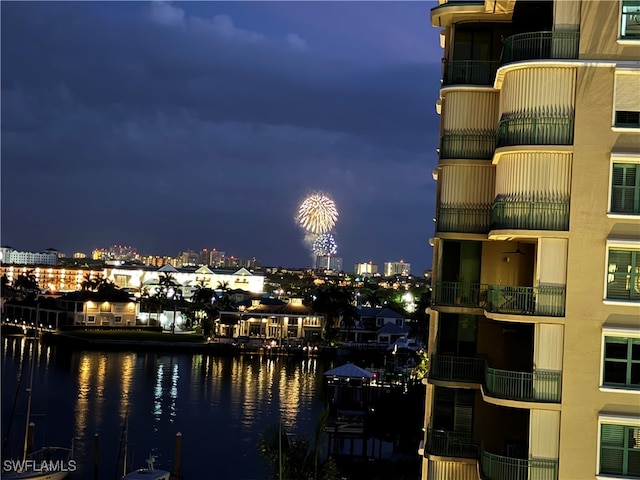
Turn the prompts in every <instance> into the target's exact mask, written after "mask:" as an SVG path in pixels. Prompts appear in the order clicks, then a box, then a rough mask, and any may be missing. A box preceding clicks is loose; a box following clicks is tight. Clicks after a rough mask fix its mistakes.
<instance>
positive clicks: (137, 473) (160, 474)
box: [122, 456, 171, 480]
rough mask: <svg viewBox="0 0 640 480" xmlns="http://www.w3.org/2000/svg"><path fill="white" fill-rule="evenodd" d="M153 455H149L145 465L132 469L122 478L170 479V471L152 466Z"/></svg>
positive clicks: (134, 479) (130, 479)
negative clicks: (144, 466)
mask: <svg viewBox="0 0 640 480" xmlns="http://www.w3.org/2000/svg"><path fill="white" fill-rule="evenodd" d="M155 461H156V459H155V457H153V456H149V458H148V459H147V467H146V468H140V469H138V470H134V471H133V472H130V473H128V474H126V475H125V476H123V477H122V480H170V478H171V473H170V472H168V471H166V470H159V469H156V468H155V467H154V465H153V464H154V462H155Z"/></svg>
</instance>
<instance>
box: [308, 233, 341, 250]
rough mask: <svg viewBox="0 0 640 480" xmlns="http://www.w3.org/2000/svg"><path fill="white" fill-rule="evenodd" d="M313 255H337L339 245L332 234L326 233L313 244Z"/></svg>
mask: <svg viewBox="0 0 640 480" xmlns="http://www.w3.org/2000/svg"><path fill="white" fill-rule="evenodd" d="M312 248H313V253H315V254H316V255H335V254H336V253H337V252H338V244H337V243H336V240H335V238H333V235H331V234H330V233H325V234H323V235H320V236H319V237H318V238H316V240H315V242H313V246H312Z"/></svg>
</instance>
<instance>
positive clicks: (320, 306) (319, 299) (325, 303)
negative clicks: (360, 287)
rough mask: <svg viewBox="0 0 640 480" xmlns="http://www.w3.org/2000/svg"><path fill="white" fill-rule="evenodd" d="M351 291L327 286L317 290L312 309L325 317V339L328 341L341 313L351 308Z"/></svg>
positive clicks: (333, 332) (346, 288)
mask: <svg viewBox="0 0 640 480" xmlns="http://www.w3.org/2000/svg"><path fill="white" fill-rule="evenodd" d="M352 297H353V289H352V288H350V287H340V286H337V285H327V286H325V287H324V288H321V289H319V290H318V292H317V294H316V297H315V299H314V301H313V304H312V306H313V309H314V310H315V311H316V312H318V313H322V314H324V316H325V323H324V332H323V336H324V338H325V339H330V338H331V337H333V335H334V334H335V321H336V319H337V318H338V315H339V313H340V312H341V311H343V310H345V309H346V308H348V307H349V306H352V305H353V303H352Z"/></svg>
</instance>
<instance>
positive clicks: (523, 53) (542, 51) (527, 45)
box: [500, 32, 580, 65]
mask: <svg viewBox="0 0 640 480" xmlns="http://www.w3.org/2000/svg"><path fill="white" fill-rule="evenodd" d="M579 47H580V33H579V32H527V33H519V34H517V35H512V36H510V37H507V38H506V39H505V41H504V45H503V47H502V59H501V61H500V63H501V64H502V65H505V64H507V63H511V62H520V61H523V60H553V59H576V58H578V54H579Z"/></svg>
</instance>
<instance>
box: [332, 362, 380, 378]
mask: <svg viewBox="0 0 640 480" xmlns="http://www.w3.org/2000/svg"><path fill="white" fill-rule="evenodd" d="M324 376H325V377H340V378H371V377H373V373H371V372H370V371H369V370H365V369H364V368H360V367H358V366H357V365H354V364H353V363H345V364H344V365H340V366H339V367H336V368H333V369H331V370H328V371H326V372H324Z"/></svg>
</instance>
